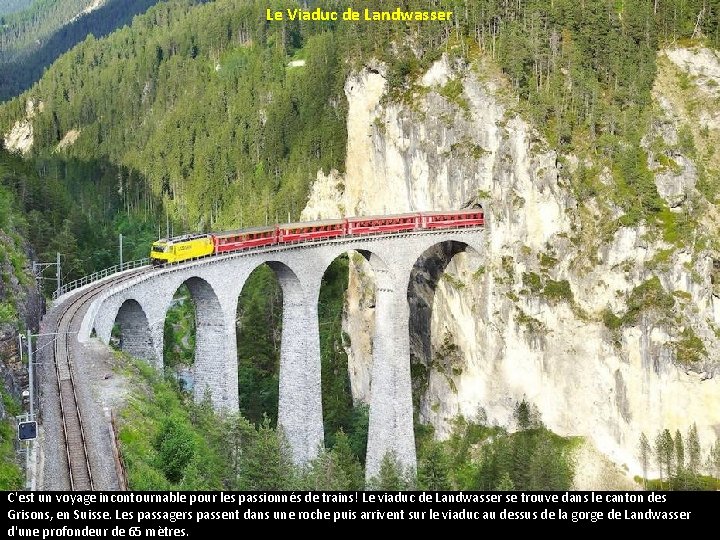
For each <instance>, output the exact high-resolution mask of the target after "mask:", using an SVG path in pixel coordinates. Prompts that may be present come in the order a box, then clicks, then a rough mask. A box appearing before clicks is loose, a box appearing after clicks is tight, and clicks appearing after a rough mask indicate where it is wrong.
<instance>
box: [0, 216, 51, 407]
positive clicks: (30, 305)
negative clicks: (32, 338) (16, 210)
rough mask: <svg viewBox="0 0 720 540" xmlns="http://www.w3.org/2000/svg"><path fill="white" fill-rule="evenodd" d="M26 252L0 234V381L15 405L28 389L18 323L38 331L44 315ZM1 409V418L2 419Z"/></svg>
mask: <svg viewBox="0 0 720 540" xmlns="http://www.w3.org/2000/svg"><path fill="white" fill-rule="evenodd" d="M28 249H29V247H28V246H27V245H23V243H22V239H21V238H20V237H19V236H18V235H16V234H7V233H5V232H4V231H1V230H0V275H1V276H2V279H0V381H2V383H1V384H2V385H3V389H4V391H5V392H7V393H9V394H10V395H11V396H13V397H14V398H15V399H16V400H17V401H18V402H20V401H21V399H22V391H23V390H24V389H25V388H27V364H21V363H20V355H19V353H18V337H17V336H18V329H19V328H18V327H19V322H20V321H22V323H21V324H22V326H24V327H26V328H31V329H32V331H37V328H38V324H39V322H40V317H41V316H42V313H43V299H42V297H41V296H40V294H39V292H38V290H37V289H36V287H35V282H34V278H33V277H32V273H31V272H30V268H29V262H28V261H29V258H26V257H25V254H26V253H27V251H28ZM1 407H2V405H1V404H0V418H2V417H4V416H5V414H4V411H2V409H1Z"/></svg>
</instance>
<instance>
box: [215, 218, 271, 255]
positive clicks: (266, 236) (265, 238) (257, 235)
mask: <svg viewBox="0 0 720 540" xmlns="http://www.w3.org/2000/svg"><path fill="white" fill-rule="evenodd" d="M277 235H278V232H277V226H276V225H272V226H264V227H249V228H247V229H241V230H237V231H228V232H223V233H218V234H216V235H214V242H215V253H227V252H229V251H237V250H239V249H247V248H254V247H262V246H270V245H273V244H276V243H277Z"/></svg>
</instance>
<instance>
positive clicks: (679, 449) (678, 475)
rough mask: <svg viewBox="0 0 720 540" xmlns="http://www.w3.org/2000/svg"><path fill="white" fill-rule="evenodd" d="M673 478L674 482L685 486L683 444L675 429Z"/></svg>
mask: <svg viewBox="0 0 720 540" xmlns="http://www.w3.org/2000/svg"><path fill="white" fill-rule="evenodd" d="M675 479H676V484H678V485H682V486H683V487H687V482H686V478H685V446H684V445H683V439H682V434H681V433H680V430H679V429H678V430H676V431H675Z"/></svg>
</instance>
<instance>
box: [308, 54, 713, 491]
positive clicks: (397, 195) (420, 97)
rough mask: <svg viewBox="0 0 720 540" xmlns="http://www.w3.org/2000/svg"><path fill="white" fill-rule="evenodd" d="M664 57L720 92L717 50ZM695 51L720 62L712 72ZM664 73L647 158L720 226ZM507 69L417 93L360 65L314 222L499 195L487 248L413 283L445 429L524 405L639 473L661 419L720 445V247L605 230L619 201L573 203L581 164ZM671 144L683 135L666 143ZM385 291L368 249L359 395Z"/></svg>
mask: <svg viewBox="0 0 720 540" xmlns="http://www.w3.org/2000/svg"><path fill="white" fill-rule="evenodd" d="M676 57H677V58H678V59H677V60H676ZM663 58H664V60H662V62H665V63H667V64H672V66H673V69H675V70H679V71H683V72H684V73H686V76H687V77H690V79H689V81H690V83H689V84H690V88H689V91H692V90H693V88H695V87H697V88H700V87H708V88H710V89H712V88H714V87H715V84H714V83H708V81H709V80H715V79H717V73H716V71H714V69H715V67H712V66H714V64H712V62H713V59H714V61H717V56H716V55H715V53H713V52H709V53H705V52H702V53H693V52H683V53H673V52H668V53H667V54H666V55H665V56H664V57H663ZM697 58H702V62H709V63H710V64H712V66H711V67H710V68H708V67H707V66H706V67H705V68H702V69H700V68H699V67H698V65H697V62H698V60H697ZM662 62H661V68H662V67H663V65H664V64H663V63H662ZM688 66H693V67H688ZM718 66H720V64H718ZM693 69H695V70H697V73H695V72H693ZM662 71H663V70H662V69H661V73H662ZM676 75H677V74H676ZM663 77H664V76H663V75H662V74H661V75H660V76H659V77H658V85H657V89H656V93H655V100H656V102H657V105H658V106H657V110H658V113H657V119H656V120H655V121H654V122H653V127H652V130H653V133H650V134H649V135H648V137H647V138H646V139H647V145H646V146H647V147H648V161H649V164H648V166H649V167H650V168H651V170H653V172H654V174H655V178H656V185H657V188H658V192H659V194H660V195H661V196H662V197H664V198H665V199H666V200H667V201H668V204H669V206H671V207H673V209H674V211H678V212H679V211H685V210H693V211H695V212H696V213H697V215H698V216H701V217H700V218H699V223H704V224H705V226H707V227H710V228H713V227H714V228H715V229H717V226H718V225H717V223H718V221H717V213H716V210H717V209H716V208H715V207H713V206H712V205H708V204H707V202H706V201H705V200H704V199H703V198H702V196H700V195H699V193H698V191H697V189H696V184H697V183H698V172H697V171H698V165H699V163H698V162H697V161H698V160H699V158H698V156H699V155H700V153H701V152H700V151H701V150H702V148H700V149H699V151H698V153H696V154H695V156H693V155H688V152H685V153H683V151H682V149H681V148H680V146H682V145H678V144H675V143H673V142H672V140H671V139H672V138H673V136H675V137H676V139H677V138H678V133H680V132H682V131H683V130H684V129H687V128H686V127H685V124H686V123H688V122H692V116H689V115H688V112H687V111H686V110H680V109H678V105H677V103H676V101H677V97H678V96H677V95H671V94H669V93H668V92H666V91H665V90H667V88H666V87H668V86H669V87H672V85H671V84H670V82H668V80H666V79H664V78H663ZM668 77H670V75H668ZM501 80H502V79H501V78H500V77H497V76H496V75H495V74H494V73H493V68H492V66H488V65H484V64H482V63H481V64H480V65H473V66H467V65H464V64H451V62H450V61H449V60H448V59H447V58H443V59H442V60H440V61H438V62H437V63H436V64H435V65H433V66H432V68H431V69H430V70H429V71H428V72H427V73H426V74H425V75H424V76H423V77H422V79H421V80H419V81H418V82H417V84H416V85H415V87H414V89H413V90H412V92H413V94H412V98H411V99H407V98H406V99H405V102H403V101H402V100H394V99H390V98H388V96H387V88H386V81H385V78H384V76H383V73H382V67H378V68H372V69H371V68H367V69H365V70H363V71H362V72H360V73H356V74H355V75H353V76H351V77H350V78H349V79H348V81H347V83H346V86H345V92H346V95H347V98H348V103H349V114H348V148H347V163H346V172H345V173H344V174H343V175H339V174H337V173H336V172H331V173H330V174H328V175H325V174H323V173H322V172H321V173H318V178H317V181H316V183H315V185H314V186H313V189H312V192H311V196H310V200H309V203H308V206H307V208H306V210H305V213H304V217H305V218H308V219H311V218H318V217H332V216H337V215H362V214H365V215H367V214H380V213H394V212H404V211H411V210H430V209H433V210H436V209H454V208H461V207H464V206H467V205H468V204H472V203H475V202H482V203H483V205H484V207H485V209H486V214H487V221H488V224H487V227H486V233H485V234H486V236H485V241H486V242H487V256H486V257H485V258H483V259H480V258H479V257H478V256H477V255H476V254H473V253H461V254H459V255H456V256H455V257H453V258H452V259H451V260H449V263H448V261H447V259H448V258H449V256H450V255H451V253H448V250H447V249H446V248H447V246H445V247H444V248H443V247H442V246H440V247H438V250H437V251H436V252H435V253H433V254H428V259H427V260H424V261H419V263H418V273H419V274H418V275H419V276H420V279H417V280H415V281H416V282H418V285H417V286H415V287H414V288H413V290H412V295H413V297H412V298H411V306H413V308H412V309H411V318H412V320H411V326H412V327H413V335H412V336H411V344H412V348H413V351H412V356H413V362H414V367H415V369H414V373H417V374H418V375H417V377H416V380H415V383H416V384H415V394H416V395H415V396H414V397H415V399H416V400H417V401H418V402H419V410H420V415H421V420H422V421H424V422H430V423H432V424H433V425H434V426H435V428H436V430H437V433H438V434H439V435H440V436H444V435H446V434H447V433H448V430H449V427H450V422H449V421H450V419H452V418H453V417H454V416H455V415H457V414H463V415H465V416H466V417H470V418H472V417H474V416H475V415H477V414H478V412H479V411H481V410H484V412H485V414H486V415H487V418H488V420H489V421H490V422H496V423H498V424H502V425H506V426H510V427H512V423H511V420H512V412H513V407H514V405H515V403H516V402H517V401H519V400H521V399H523V398H524V399H526V400H528V401H530V402H532V403H534V404H535V405H536V406H537V407H538V409H539V411H540V413H541V416H542V419H543V421H544V422H545V423H546V425H547V426H548V427H549V428H550V429H552V430H553V431H555V432H557V433H560V434H564V435H581V436H584V437H586V438H587V439H588V440H589V442H590V443H592V445H593V446H594V447H595V448H596V449H597V450H599V451H600V452H601V453H602V454H604V455H605V456H607V457H609V458H610V459H611V460H612V461H613V462H614V463H615V464H618V465H620V466H622V467H624V469H625V471H627V472H629V473H631V474H639V473H640V472H641V471H640V467H639V463H638V458H637V445H638V440H639V437H640V434H641V432H644V433H645V434H646V435H648V437H649V438H650V439H651V440H652V439H653V438H654V436H655V434H656V433H657V432H658V430H660V429H662V428H669V429H670V430H672V431H673V432H674V431H675V430H676V429H680V430H681V431H682V432H683V433H686V432H687V429H688V428H689V427H690V425H691V424H692V423H693V422H695V423H696V424H697V427H698V431H699V434H700V438H701V443H703V445H704V446H709V445H710V444H711V443H712V442H714V441H715V438H716V437H717V436H718V434H720V363H719V362H718V359H720V297H719V296H718V291H717V290H716V291H715V293H713V287H714V285H713V282H714V281H715V280H718V279H720V278H718V266H720V265H719V264H718V262H717V260H718V258H720V257H718V255H717V254H716V253H714V252H713V251H712V249H711V248H709V247H706V246H704V245H702V246H699V245H695V242H694V241H693V240H691V239H688V242H686V243H684V244H683V243H676V244H672V245H670V244H668V243H667V242H666V241H665V240H663V238H662V237H659V236H658V235H657V234H653V233H652V231H650V230H648V229H647V228H646V227H644V226H638V227H619V226H615V227H611V228H610V229H608V228H607V227H604V226H603V225H602V224H603V222H606V221H608V220H609V221H612V220H613V219H617V217H619V211H618V212H617V213H616V214H615V215H614V216H604V215H603V213H602V211H601V210H600V206H601V205H600V204H598V201H596V200H593V199H588V200H580V201H579V200H576V199H575V197H574V196H573V190H572V189H571V186H570V181H569V178H571V176H572V174H573V173H574V171H575V170H576V169H577V167H578V159H577V158H575V157H574V156H558V155H556V153H555V152H554V151H552V150H551V149H549V148H548V147H547V145H546V143H545V142H544V141H543V139H542V137H541V136H540V135H539V134H538V133H537V131H536V130H535V129H534V128H533V127H532V126H530V125H528V124H527V123H526V122H525V121H524V120H523V119H522V118H521V117H520V115H519V114H517V113H516V112H514V111H513V103H514V98H513V96H512V93H511V92H509V91H508V90H507V89H506V88H504V87H503V85H502V83H501V82H498V81H501ZM699 91H702V89H700V90H699ZM693 113H694V114H696V115H703V114H704V115H706V117H707V121H706V122H705V124H704V127H703V125H702V124H700V123H697V126H698V127H697V129H704V130H705V131H704V134H705V139H704V140H716V141H717V140H720V133H718V132H717V131H716V130H717V126H716V125H714V124H713V123H712V122H713V117H712V113H711V112H708V111H705V110H704V109H703V108H702V107H700V108H695V109H694V111H693ZM693 129H694V128H693ZM673 134H674V135H673ZM658 137H659V138H660V139H663V138H664V139H666V140H668V141H669V142H668V143H667V144H665V145H664V146H661V147H658V145H652V144H651V141H652V140H655V139H657V138H658ZM680 138H682V137H680ZM676 142H677V141H676ZM703 144H704V143H703ZM700 146H702V145H700ZM694 157H695V160H694ZM669 159H670V160H672V163H670V162H669V161H668V160H669ZM668 164H669V165H668ZM706 165H707V163H705V165H702V164H700V166H701V167H702V166H706ZM609 175H610V173H609V171H604V173H603V174H601V177H600V180H601V181H604V182H606V183H608V182H610V181H611V178H610V176H609ZM687 205H694V206H692V207H688V206H687ZM681 244H682V245H683V246H684V247H682V248H681V247H677V246H678V245H681ZM446 264H447V266H445V265H446ZM443 268H444V274H442V269H443ZM714 268H715V270H714ZM434 274H437V275H435V276H434ZM373 287H374V283H373V280H372V274H371V272H370V270H369V269H368V268H367V267H366V266H365V265H364V264H363V263H362V261H361V258H353V259H352V263H351V277H350V284H349V290H348V300H347V306H346V318H345V331H347V332H348V334H349V335H350V338H351V339H350V345H349V347H348V353H349V358H350V360H349V361H350V371H351V375H352V378H353V381H352V382H353V394H354V397H355V398H356V399H360V400H366V399H367V395H368V391H369V384H370V383H371V381H370V363H371V361H372V356H371V337H370V336H371V335H372V325H373V313H372V307H373ZM648 298H649V300H648ZM636 304H637V305H639V306H640V309H639V310H638V313H637V314H636V316H632V317H631V316H629V315H628V309H629V308H628V306H631V305H636ZM428 330H429V336H430V337H429V338H428ZM586 453H587V452H586ZM603 470H604V469H603ZM600 476H601V475H600ZM585 485H587V486H589V487H595V488H598V487H603V486H607V485H608V484H606V483H603V480H602V479H600V478H594V479H589V480H588V479H587V478H586V479H585Z"/></svg>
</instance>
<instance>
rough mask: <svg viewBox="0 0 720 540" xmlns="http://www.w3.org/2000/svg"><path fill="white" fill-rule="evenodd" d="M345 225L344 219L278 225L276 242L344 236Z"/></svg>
mask: <svg viewBox="0 0 720 540" xmlns="http://www.w3.org/2000/svg"><path fill="white" fill-rule="evenodd" d="M346 231H347V227H346V225H345V220H344V219H326V220H322V221H308V222H300V223H284V224H282V225H278V242H279V243H293V242H306V241H308V240H327V239H328V238H336V237H338V236H345V234H346Z"/></svg>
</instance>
